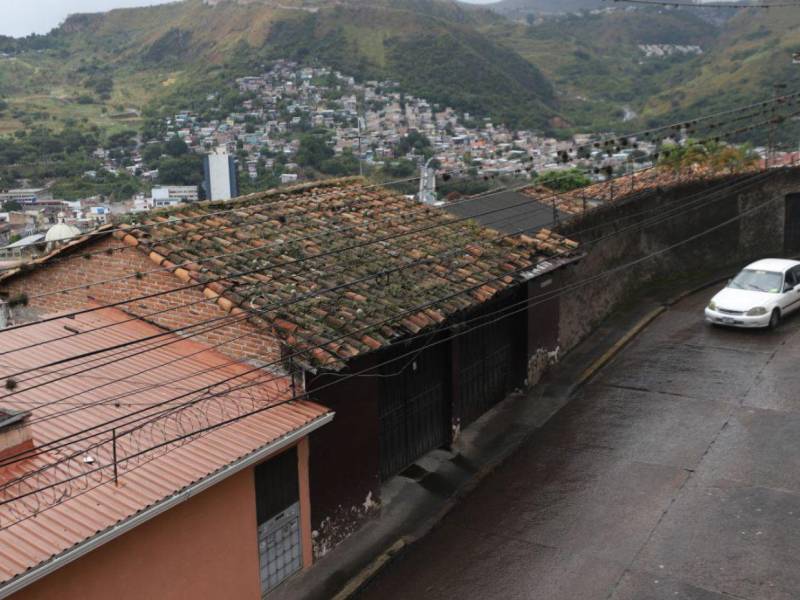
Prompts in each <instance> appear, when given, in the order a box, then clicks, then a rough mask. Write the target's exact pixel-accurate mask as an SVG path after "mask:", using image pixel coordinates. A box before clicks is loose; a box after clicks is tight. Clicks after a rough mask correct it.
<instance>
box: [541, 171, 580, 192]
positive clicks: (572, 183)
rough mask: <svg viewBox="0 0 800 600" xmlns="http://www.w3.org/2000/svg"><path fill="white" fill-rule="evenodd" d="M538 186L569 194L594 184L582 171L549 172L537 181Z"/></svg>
mask: <svg viewBox="0 0 800 600" xmlns="http://www.w3.org/2000/svg"><path fill="white" fill-rule="evenodd" d="M535 182H536V184H537V185H542V186H544V187H546V188H549V189H551V190H553V191H556V192H568V191H570V190H574V189H577V188H581V187H584V186H587V185H589V184H590V183H592V180H591V179H589V178H588V177H587V176H586V175H584V173H583V172H582V171H581V170H580V169H568V170H565V171H547V172H545V173H542V174H541V175H539V176H538V177H537V178H536V180H535Z"/></svg>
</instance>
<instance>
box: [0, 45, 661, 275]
mask: <svg viewBox="0 0 800 600" xmlns="http://www.w3.org/2000/svg"><path fill="white" fill-rule="evenodd" d="M233 92H234V94H235V96H234V99H233V101H232V103H233V104H234V105H235V106H236V110H233V111H231V112H229V113H227V114H225V115H224V116H223V117H222V118H213V117H214V114H219V112H220V107H221V106H222V105H223V101H222V98H221V97H220V96H221V95H222V92H221V93H220V94H213V95H209V96H208V97H207V98H206V104H207V105H208V106H210V107H214V109H215V110H209V111H191V110H182V111H178V112H176V113H175V114H172V115H170V116H167V117H164V118H163V122H161V123H159V126H160V135H161V136H163V139H155V140H149V141H147V142H143V141H142V140H141V139H138V138H137V139H136V140H132V142H131V144H132V149H131V150H130V152H128V153H124V154H121V153H120V152H118V151H115V150H113V149H111V148H102V147H101V148H97V150H96V151H95V152H94V155H93V156H94V158H95V159H97V160H99V161H100V162H102V165H103V166H102V169H101V170H91V171H87V172H85V173H83V174H82V177H83V178H84V179H89V180H91V179H95V178H98V177H100V176H101V175H102V176H103V177H109V176H111V177H115V176H117V177H119V176H121V175H125V176H128V177H131V176H132V177H135V178H137V179H138V180H139V181H140V182H141V183H142V185H141V188H142V189H144V190H147V191H146V192H139V193H136V194H134V195H133V196H132V197H130V198H127V199H119V198H117V199H113V201H112V199H109V198H107V197H103V196H102V195H95V196H90V197H86V198H78V199H73V200H64V199H60V198H58V197H55V196H54V194H53V193H52V192H51V191H50V190H49V189H48V188H47V187H38V188H32V187H23V188H20V189H9V190H0V206H2V207H3V208H2V212H0V246H2V247H3V248H2V250H1V251H0V252H1V253H2V255H3V256H4V257H5V258H6V259H8V260H10V259H13V258H14V257H19V256H21V255H23V254H25V253H27V252H28V251H29V250H31V249H33V248H34V247H35V245H36V244H39V245H41V244H43V243H44V241H45V236H46V234H47V231H48V230H49V229H50V228H51V227H52V226H53V225H58V224H67V225H69V226H70V227H73V228H76V229H77V230H79V231H83V230H86V229H88V228H90V227H93V226H96V225H98V224H101V223H104V222H106V221H107V220H109V219H110V218H111V217H112V215H125V214H130V213H136V212H141V211H147V210H151V209H154V208H164V207H169V206H173V205H177V204H180V203H184V202H196V201H198V200H203V199H210V200H227V199H230V198H232V197H235V196H237V195H239V194H241V193H248V192H252V191H259V190H264V189H269V188H275V187H280V186H288V185H292V184H296V183H298V182H303V181H312V180H315V179H320V178H324V177H331V176H346V175H357V174H365V175H370V176H372V177H374V178H375V179H376V180H377V181H381V182H390V181H406V182H409V184H408V185H407V186H406V187H405V191H406V192H407V193H415V191H416V190H415V189H414V188H415V186H417V184H416V183H413V182H414V181H415V180H416V178H418V177H420V174H421V173H422V174H423V175H424V173H425V171H424V170H423V169H425V168H426V167H428V168H430V169H431V170H432V171H435V172H436V173H438V174H440V175H443V174H448V175H449V176H448V177H447V179H449V180H451V185H450V186H449V191H448V188H444V189H442V190H439V191H436V190H435V184H433V183H431V185H430V186H429V188H428V189H427V191H425V190H423V191H421V192H420V193H425V194H426V200H427V201H435V200H440V201H445V200H448V199H453V198H454V197H456V196H460V195H462V194H468V193H475V192H480V191H485V189H488V188H490V187H498V186H500V185H503V183H502V182H507V181H508V180H511V179H522V180H529V179H532V178H534V177H536V176H537V175H540V174H542V173H546V172H550V171H558V170H562V169H575V168H578V169H580V171H581V172H582V173H583V174H584V175H585V176H586V177H587V178H589V179H592V180H602V179H604V178H605V177H607V176H608V175H609V174H611V173H624V172H626V171H629V170H633V169H634V168H637V167H642V166H646V165H647V164H649V162H648V161H649V160H650V155H651V152H652V151H653V150H654V148H655V146H654V144H652V143H651V142H649V141H645V140H635V139H633V138H632V139H631V140H630V141H631V144H629V145H627V146H626V147H624V148H616V149H614V150H613V151H609V150H608V149H605V148H601V149H597V148H595V147H593V146H592V140H593V139H596V137H597V136H592V135H589V134H583V135H575V136H574V137H573V139H568V140H557V139H555V138H553V137H546V136H543V135H541V134H540V133H537V132H535V131H525V130H511V129H509V128H507V127H505V126H503V125H502V124H495V123H493V122H491V120H489V119H486V118H479V117H477V116H475V115H471V114H469V113H465V112H458V111H456V110H453V109H452V108H449V107H446V106H439V105H436V104H433V103H431V102H428V101H427V100H425V99H424V98H418V97H415V96H412V95H409V94H405V93H404V92H403V91H402V90H401V89H400V86H399V85H398V84H397V83H396V82H391V81H366V82H363V83H361V82H357V81H356V80H355V79H354V78H353V77H350V76H347V75H344V74H342V73H340V72H337V71H335V70H332V69H329V68H325V67H319V68H311V67H304V66H300V65H299V64H297V63H294V62H290V61H283V60H281V61H277V62H275V63H274V64H273V65H272V66H271V68H270V69H269V70H268V71H266V72H265V73H263V74H261V75H252V76H248V77H242V78H239V79H237V80H236V81H235V87H234V88H233ZM225 95H226V102H227V103H228V104H231V100H230V97H231V90H228V91H226V92H225ZM169 145H172V146H176V145H177V146H178V154H180V153H184V154H186V155H189V156H192V155H194V156H198V157H199V156H202V157H204V160H203V162H204V173H203V177H202V179H203V182H202V184H201V185H186V182H185V181H174V182H171V181H165V180H164V179H165V175H166V174H165V173H163V172H161V173H160V172H159V170H158V169H151V168H149V167H148V163H149V162H150V161H149V160H148V155H152V154H153V153H154V152H153V150H155V154H159V153H160V152H162V151H163V148H164V147H165V146H169ZM577 147H582V148H589V149H590V150H586V151H584V152H582V153H578V152H576V151H575V148H577ZM567 153H570V160H569V162H567V161H565V160H563V158H564V157H565V156H567ZM422 179H423V180H425V179H426V178H425V177H424V176H423V177H422ZM475 182H478V183H479V184H481V185H479V186H477V187H476V186H475ZM459 183H460V184H461V185H459ZM64 231H65V230H64Z"/></svg>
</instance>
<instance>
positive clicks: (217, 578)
mask: <svg viewBox="0 0 800 600" xmlns="http://www.w3.org/2000/svg"><path fill="white" fill-rule="evenodd" d="M260 592H261V584H260V582H259V573H258V534H257V528H256V501H255V486H254V485H253V471H252V469H244V470H243V471H241V472H240V473H238V474H236V475H234V476H232V477H230V478H228V479H226V480H224V481H222V482H220V483H219V484H217V485H215V486H213V487H211V488H209V489H208V490H206V491H204V492H203V493H201V494H199V495H198V496H195V497H194V498H192V499H191V500H188V501H187V502H184V503H183V504H180V505H179V506H176V507H175V508H173V509H171V510H168V511H167V512H165V513H163V514H161V515H159V516H158V517H156V518H154V519H153V520H151V521H148V522H147V523H145V524H143V525H141V526H139V527H137V528H135V529H133V530H132V531H130V532H128V533H126V534H124V535H122V536H121V537H119V538H117V539H116V540H114V541H112V542H109V543H108V544H105V545H104V546H101V547H100V548H98V549H97V550H94V551H93V552H91V553H89V554H87V555H86V556H84V557H82V558H80V559H78V560H76V561H75V562H73V563H71V564H69V565H67V566H65V567H63V568H62V569H59V570H58V571H56V572H54V573H52V574H50V575H48V576H46V577H44V578H43V579H41V580H39V581H38V582H36V583H34V584H33V585H31V586H29V587H27V588H25V589H24V590H22V591H20V592H18V593H17V594H15V595H13V596H11V599H12V600H109V599H112V600H142V599H145V598H148V599H149V598H152V599H156V598H157V599H158V600H204V599H206V598H214V599H216V598H236V599H237V600H251V599H252V600H257V599H259V598H260V597H261V595H260Z"/></svg>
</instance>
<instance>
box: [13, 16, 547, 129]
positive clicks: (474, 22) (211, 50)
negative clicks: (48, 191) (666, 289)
mask: <svg viewBox="0 0 800 600" xmlns="http://www.w3.org/2000/svg"><path fill="white" fill-rule="evenodd" d="M212 4H213V5H212ZM499 21H502V18H501V17H499V16H497V15H496V14H494V13H492V12H490V11H486V10H479V9H474V8H469V7H467V8H465V7H462V6H461V5H459V4H457V3H455V2H450V1H447V0H391V1H389V0H369V1H366V0H356V1H351V2H347V3H338V2H307V1H304V0H275V1H274V2H273V1H271V0H265V1H258V0H256V1H250V2H243V1H242V2H235V1H232V0H228V1H222V2H213V3H211V2H208V1H202V0H185V1H184V2H179V3H174V4H166V5H160V6H156V7H148V8H139V9H127V10H115V11H111V12H109V13H103V14H93V15H75V16H72V17H70V18H69V19H68V20H67V21H66V22H65V23H64V24H63V25H62V26H61V27H60V28H58V29H56V30H54V31H53V32H52V33H50V34H49V35H48V36H44V37H43V38H42V39H40V38H35V39H32V40H24V41H22V42H20V43H19V44H18V46H19V47H20V49H22V50H26V51H24V52H22V53H21V54H18V55H15V56H12V57H11V58H4V59H0V96H5V97H7V98H8V99H9V104H11V108H10V110H7V111H6V119H5V122H4V124H2V125H0V132H2V130H3V129H5V130H11V129H14V128H15V127H17V126H19V125H20V122H21V120H22V118H23V117H24V116H26V114H27V116H28V118H29V120H30V118H31V116H32V117H33V118H36V117H37V113H38V116H39V117H41V113H46V114H47V115H48V116H49V117H52V116H56V118H61V117H63V116H64V115H67V114H69V115H71V116H73V117H77V118H83V117H87V118H91V120H92V121H93V122H97V123H98V124H101V125H108V124H109V123H108V122H109V121H114V119H116V120H117V122H118V121H119V120H124V119H125V115H126V114H128V113H126V111H125V109H126V108H127V107H129V106H133V107H135V108H138V109H142V108H144V107H145V106H147V105H148V104H150V105H152V104H155V105H158V104H159V102H160V101H161V100H164V101H166V102H169V101H170V100H176V99H181V100H183V101H186V100H187V97H188V99H189V100H192V99H194V98H196V97H197V96H200V95H202V94H203V92H206V93H208V92H210V91H215V90H214V86H219V85H224V84H225V82H226V81H227V82H228V85H230V81H231V80H232V79H233V78H234V77H236V76H239V75H244V74H253V73H256V72H258V69H260V68H261V67H262V66H263V64H265V62H267V61H269V60H271V59H274V58H296V59H298V60H302V61H305V62H314V63H319V64H325V65H330V66H333V67H336V68H338V69H341V70H342V71H344V72H346V73H349V74H352V75H354V76H357V77H359V78H387V79H393V80H397V81H399V82H400V83H401V85H402V87H403V89H404V90H405V91H406V92H408V93H411V94H416V95H420V96H424V97H426V98H428V99H429V100H431V101H433V102H439V103H444V104H449V105H451V106H454V107H455V108H459V109H462V110H467V111H471V112H475V113H480V114H485V115H488V116H491V117H492V118H494V119H495V120H498V121H503V122H513V123H515V124H519V125H523V126H528V127H547V126H548V121H549V120H550V119H551V118H552V117H554V116H556V115H557V114H558V107H557V104H556V102H555V94H554V90H553V87H552V85H551V83H550V82H549V81H548V80H547V78H545V77H544V76H543V75H542V73H541V71H540V70H539V69H538V68H537V67H536V66H535V65H534V64H532V63H530V62H528V61H526V60H525V59H523V58H522V57H520V56H519V55H518V54H516V53H515V52H514V51H513V50H510V49H508V48H506V47H505V46H503V45H501V44H499V43H498V42H496V41H495V40H493V39H491V38H490V37H488V36H487V35H485V34H484V33H482V31H481V28H483V27H489V26H491V25H492V24H494V23H497V22H499ZM34 42H35V43H36V44H37V45H38V46H44V48H45V49H44V50H34V49H33V48H32V45H33V43H34ZM6 45H7V44H6ZM2 47H3V44H2V43H0V48H2ZM216 91H218V90H216ZM187 94H188V96H187ZM97 107H100V108H101V109H105V111H106V112H105V113H102V112H101V114H100V115H98V114H96V113H97V111H96V110H95V111H93V110H92V109H93V108H97ZM23 113H25V114H23ZM40 120H41V119H40ZM14 121H17V122H14ZM112 124H113V123H112Z"/></svg>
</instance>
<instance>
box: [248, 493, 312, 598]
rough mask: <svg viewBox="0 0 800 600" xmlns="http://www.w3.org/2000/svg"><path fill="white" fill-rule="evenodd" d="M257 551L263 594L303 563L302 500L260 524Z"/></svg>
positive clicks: (276, 585) (298, 568) (281, 581)
mask: <svg viewBox="0 0 800 600" xmlns="http://www.w3.org/2000/svg"><path fill="white" fill-rule="evenodd" d="M258 555H259V568H260V571H261V593H262V594H267V593H269V592H271V591H272V590H274V589H275V588H276V587H278V586H279V585H280V584H281V583H283V581H284V580H285V579H286V578H288V577H289V576H291V575H294V574H295V573H297V571H299V570H300V569H301V568H302V567H303V552H302V542H301V540H300V503H299V502H297V503H295V504H293V505H291V506H290V507H289V508H287V509H286V510H284V511H283V512H282V513H280V514H278V515H275V516H274V517H273V518H271V519H270V520H269V521H267V522H265V523H263V524H261V525H259V526H258Z"/></svg>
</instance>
